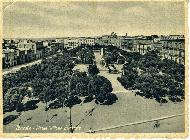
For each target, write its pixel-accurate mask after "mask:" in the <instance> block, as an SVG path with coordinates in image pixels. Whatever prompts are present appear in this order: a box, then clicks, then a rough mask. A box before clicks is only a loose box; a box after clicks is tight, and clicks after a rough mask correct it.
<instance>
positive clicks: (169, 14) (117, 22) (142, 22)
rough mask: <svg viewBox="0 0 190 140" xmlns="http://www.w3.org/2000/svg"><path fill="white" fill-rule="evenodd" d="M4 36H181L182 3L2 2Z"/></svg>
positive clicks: (182, 20)
mask: <svg viewBox="0 0 190 140" xmlns="http://www.w3.org/2000/svg"><path fill="white" fill-rule="evenodd" d="M3 8H4V16H3V26H4V30H3V35H4V37H8V38H9V37H13V38H14V37H35V38H37V37H64V36H97V35H102V34H110V33H111V32H112V31H114V32H116V33H117V34H118V35H124V34H125V33H128V35H137V34H138V35H141V34H144V35H147V34H184V24H185V22H184V18H185V17H184V4H183V2H53V3H50V2H15V3H13V4H11V3H4V5H3Z"/></svg>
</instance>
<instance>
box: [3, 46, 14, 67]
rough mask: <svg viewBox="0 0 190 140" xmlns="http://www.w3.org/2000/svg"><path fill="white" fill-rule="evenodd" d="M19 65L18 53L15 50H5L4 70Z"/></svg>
mask: <svg viewBox="0 0 190 140" xmlns="http://www.w3.org/2000/svg"><path fill="white" fill-rule="evenodd" d="M15 65H17V51H15V50H14V49H9V48H7V49H3V68H9V67H12V66H15Z"/></svg>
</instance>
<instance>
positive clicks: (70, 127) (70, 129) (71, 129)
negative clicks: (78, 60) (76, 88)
mask: <svg viewBox="0 0 190 140" xmlns="http://www.w3.org/2000/svg"><path fill="white" fill-rule="evenodd" d="M74 74H75V73H74V72H73V73H72V74H71V79H70V80H69V86H68V88H69V90H68V91H69V97H68V100H71V98H70V97H71V82H72V78H73V76H74ZM71 108H72V104H71V103H69V131H70V132H71V133H73V128H72V117H71V116H72V114H71Z"/></svg>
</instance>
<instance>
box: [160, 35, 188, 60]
mask: <svg viewBox="0 0 190 140" xmlns="http://www.w3.org/2000/svg"><path fill="white" fill-rule="evenodd" d="M160 42H161V43H162V47H163V49H162V56H163V58H167V59H171V60H174V61H175V62H177V63H181V64H184V58H185V54H184V53H185V39H182V38H181V39H162V40H161V41H160Z"/></svg>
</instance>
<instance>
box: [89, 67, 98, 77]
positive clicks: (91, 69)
mask: <svg viewBox="0 0 190 140" xmlns="http://www.w3.org/2000/svg"><path fill="white" fill-rule="evenodd" d="M88 73H89V74H92V75H97V74H98V73H99V69H98V67H97V65H95V64H93V65H89V67H88Z"/></svg>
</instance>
